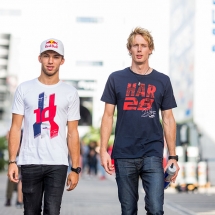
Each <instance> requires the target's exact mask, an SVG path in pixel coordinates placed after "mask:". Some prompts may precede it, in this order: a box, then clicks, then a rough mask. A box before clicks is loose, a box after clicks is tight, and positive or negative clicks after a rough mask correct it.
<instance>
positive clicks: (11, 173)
mask: <svg viewBox="0 0 215 215" xmlns="http://www.w3.org/2000/svg"><path fill="white" fill-rule="evenodd" d="M7 176H8V178H9V180H10V181H12V182H15V183H18V182H19V174H18V167H17V165H16V164H15V163H11V164H9V166H8V174H7Z"/></svg>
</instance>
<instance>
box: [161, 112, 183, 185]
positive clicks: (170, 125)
mask: <svg viewBox="0 0 215 215" xmlns="http://www.w3.org/2000/svg"><path fill="white" fill-rule="evenodd" d="M161 115H162V119H163V129H164V136H165V139H166V143H167V147H168V151H169V155H170V156H175V155H176V151H175V141H176V123H175V119H174V116H173V113H172V109H169V110H165V111H162V112H161ZM172 163H174V165H175V167H176V169H177V171H176V173H175V175H174V176H173V177H172V181H173V182H175V179H176V177H177V175H178V171H179V169H180V168H179V166H178V163H177V161H176V160H174V159H170V160H169V161H168V163H167V165H166V167H165V168H164V171H166V169H167V168H168V166H170V165H171V164H172Z"/></svg>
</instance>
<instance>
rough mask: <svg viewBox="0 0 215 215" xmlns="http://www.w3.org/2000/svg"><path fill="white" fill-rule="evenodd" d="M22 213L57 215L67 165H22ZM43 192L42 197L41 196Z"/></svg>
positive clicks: (29, 214)
mask: <svg viewBox="0 0 215 215" xmlns="http://www.w3.org/2000/svg"><path fill="white" fill-rule="evenodd" d="M21 174H22V192H23V203H24V215H41V211H42V199H43V198H44V204H43V205H44V208H43V215H59V214H60V206H61V201H62V195H63V190H64V186H65V180H66V176H67V166H65V165H22V167H21ZM43 194H44V197H43Z"/></svg>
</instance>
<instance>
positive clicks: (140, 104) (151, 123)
mask: <svg viewBox="0 0 215 215" xmlns="http://www.w3.org/2000/svg"><path fill="white" fill-rule="evenodd" d="M139 82H140V84H138V83H139ZM101 100H102V101H103V102H106V103H109V104H113V105H116V106H117V122H116V130H115V140H114V145H113V151H112V158H114V159H115V158H140V157H144V156H157V157H163V147H164V138H163V129H162V125H161V123H160V119H159V110H168V109H172V108H175V107H177V105H176V102H175V98H174V95H173V90H172V85H171V82H170V79H169V77H168V76H167V75H165V74H162V73H160V72H157V71H156V70H153V71H152V72H151V73H150V74H148V75H138V74H136V73H134V72H132V71H131V70H130V68H129V67H128V68H125V69H124V70H120V71H117V72H113V73H112V74H110V76H109V78H108V80H107V83H106V86H105V89H104V92H103V95H102V97H101Z"/></svg>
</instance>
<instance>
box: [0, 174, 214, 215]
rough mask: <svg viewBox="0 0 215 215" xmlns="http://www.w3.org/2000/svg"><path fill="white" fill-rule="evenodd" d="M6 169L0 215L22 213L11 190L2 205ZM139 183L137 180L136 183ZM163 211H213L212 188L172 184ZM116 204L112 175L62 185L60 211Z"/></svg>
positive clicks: (109, 211) (116, 207)
mask: <svg viewBox="0 0 215 215" xmlns="http://www.w3.org/2000/svg"><path fill="white" fill-rule="evenodd" d="M6 184H7V177H6V172H2V173H0V215H22V214H23V209H17V208H16V206H15V202H16V195H17V193H16V192H15V193H14V194H13V199H12V206H10V207H5V206H4V203H5V191H6ZM140 184H141V183H140ZM139 195H140V198H139V202H138V207H139V211H138V214H139V215H141V214H146V212H145V209H144V191H143V189H142V188H141V186H140V188H139ZM164 212H165V213H164V214H165V215H215V191H214V189H209V190H201V192H200V191H199V192H196V193H180V194H178V193H176V191H175V190H174V189H172V188H168V189H167V190H166V191H165V204H164ZM120 214H121V212H120V204H119V201H118V197H117V187H116V183H115V179H114V176H108V177H107V179H106V180H99V178H98V177H89V176H87V175H84V176H82V177H81V179H80V181H79V184H78V186H77V187H76V189H75V190H74V191H71V192H68V191H66V189H65V192H64V195H63V200H62V205H61V215H120Z"/></svg>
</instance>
